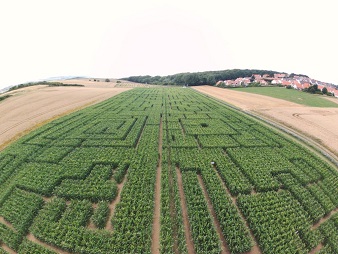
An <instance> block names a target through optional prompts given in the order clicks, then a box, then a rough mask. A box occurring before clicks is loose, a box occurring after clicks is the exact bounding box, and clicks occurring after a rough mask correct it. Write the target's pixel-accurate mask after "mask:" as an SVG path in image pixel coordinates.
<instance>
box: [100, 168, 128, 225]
mask: <svg viewBox="0 0 338 254" xmlns="http://www.w3.org/2000/svg"><path fill="white" fill-rule="evenodd" d="M127 175H128V172H127V173H126V175H125V176H124V178H123V181H122V182H121V183H120V184H118V185H117V190H118V192H117V196H116V198H115V199H114V200H113V201H112V202H111V203H110V204H109V216H108V219H107V224H106V226H105V229H106V230H110V231H111V230H113V225H112V223H111V220H112V218H113V216H114V213H115V208H116V205H117V204H118V203H120V201H121V192H122V189H123V186H124V184H125V183H126V182H127Z"/></svg>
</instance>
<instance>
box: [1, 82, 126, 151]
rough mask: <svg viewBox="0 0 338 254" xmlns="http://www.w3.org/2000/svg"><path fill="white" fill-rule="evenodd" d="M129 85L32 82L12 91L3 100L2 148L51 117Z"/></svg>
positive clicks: (106, 96)
mask: <svg viewBox="0 0 338 254" xmlns="http://www.w3.org/2000/svg"><path fill="white" fill-rule="evenodd" d="M129 89H130V88H113V87H107V88H100V87H47V86H32V87H27V88H22V89H19V90H14V91H12V92H9V93H7V94H12V95H13V96H12V97H10V98H8V99H6V100H4V101H2V102H0V150H1V149H2V148H3V147H4V146H6V145H7V144H8V143H10V142H11V141H13V140H15V139H17V138H19V137H20V136H22V135H23V134H25V133H26V132H28V131H30V130H32V129H34V128H36V127H38V126H40V125H41V124H43V123H45V122H47V121H49V120H52V119H54V118H56V117H59V116H61V115H65V114H68V113H70V112H72V111H74V110H77V109H80V108H82V107H85V106H88V105H91V104H94V103H97V102H100V101H103V100H105V99H108V98H110V97H112V96H114V95H117V94H119V93H121V92H124V91H126V90H129Z"/></svg>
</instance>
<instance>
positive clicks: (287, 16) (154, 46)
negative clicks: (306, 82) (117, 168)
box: [0, 0, 338, 89]
mask: <svg viewBox="0 0 338 254" xmlns="http://www.w3.org/2000/svg"><path fill="white" fill-rule="evenodd" d="M337 24H338V21H337V17H336V8H335V1H333V0H321V1H317V0H314V1H301V0H292V1H291V0H284V1H277V0H275V1H271V0H255V1H252V0H236V1H234V0H231V1H229V0H223V1H218V0H208V1H190V0H188V1H185V0H168V1H166V0H163V1H161V0H118V1H115V0H110V1H106V0H95V1H87V0H82V1H78V0H58V1H45V0H30V1H26V0H11V1H9V0H8V1H1V3H0V32H1V39H0V74H1V78H0V89H1V88H3V87H6V86H9V85H15V84H19V83H24V82H28V81H35V80H41V79H46V78H49V77H57V76H87V77H96V78H122V77H127V76H133V75H153V76H154V75H170V74H175V73H181V72H197V71H211V70H225V69H234V68H238V69H265V70H274V71H280V72H287V73H297V74H305V75H308V76H310V77H311V78H314V79H317V80H320V81H325V82H331V83H334V84H337V85H338V71H337V70H338V69H337V67H336V66H337V63H336V61H337V60H338V49H337V47H338V39H337V38H338V36H337Z"/></svg>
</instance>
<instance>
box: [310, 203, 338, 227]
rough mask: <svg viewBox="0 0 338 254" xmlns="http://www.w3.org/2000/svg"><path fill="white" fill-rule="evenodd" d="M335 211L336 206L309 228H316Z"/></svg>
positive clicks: (336, 210)
mask: <svg viewBox="0 0 338 254" xmlns="http://www.w3.org/2000/svg"><path fill="white" fill-rule="evenodd" d="M337 212H338V207H337V208H336V209H334V210H332V211H331V212H330V213H329V214H327V215H325V216H324V217H323V218H321V219H320V220H319V221H318V222H317V223H315V224H313V225H312V227H311V230H315V229H316V228H318V227H319V226H320V225H322V224H323V223H324V222H325V221H327V220H329V219H330V218H331V217H332V216H333V215H335V214H336V213H337Z"/></svg>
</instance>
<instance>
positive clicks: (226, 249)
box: [197, 174, 230, 254]
mask: <svg viewBox="0 0 338 254" xmlns="http://www.w3.org/2000/svg"><path fill="white" fill-rule="evenodd" d="M197 178H198V182H199V184H200V186H201V188H202V192H203V195H204V198H205V199H206V201H207V206H208V210H209V213H210V214H211V217H212V220H213V223H214V225H215V228H216V231H217V234H218V237H219V239H220V240H221V247H222V252H221V253H222V254H230V250H229V247H228V245H227V243H226V240H225V238H224V235H223V233H222V229H221V226H220V224H219V221H218V219H217V216H216V213H215V210H214V208H213V206H212V203H211V200H210V197H209V195H208V192H207V190H206V188H205V185H204V182H203V179H202V176H201V175H200V174H198V175H197Z"/></svg>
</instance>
